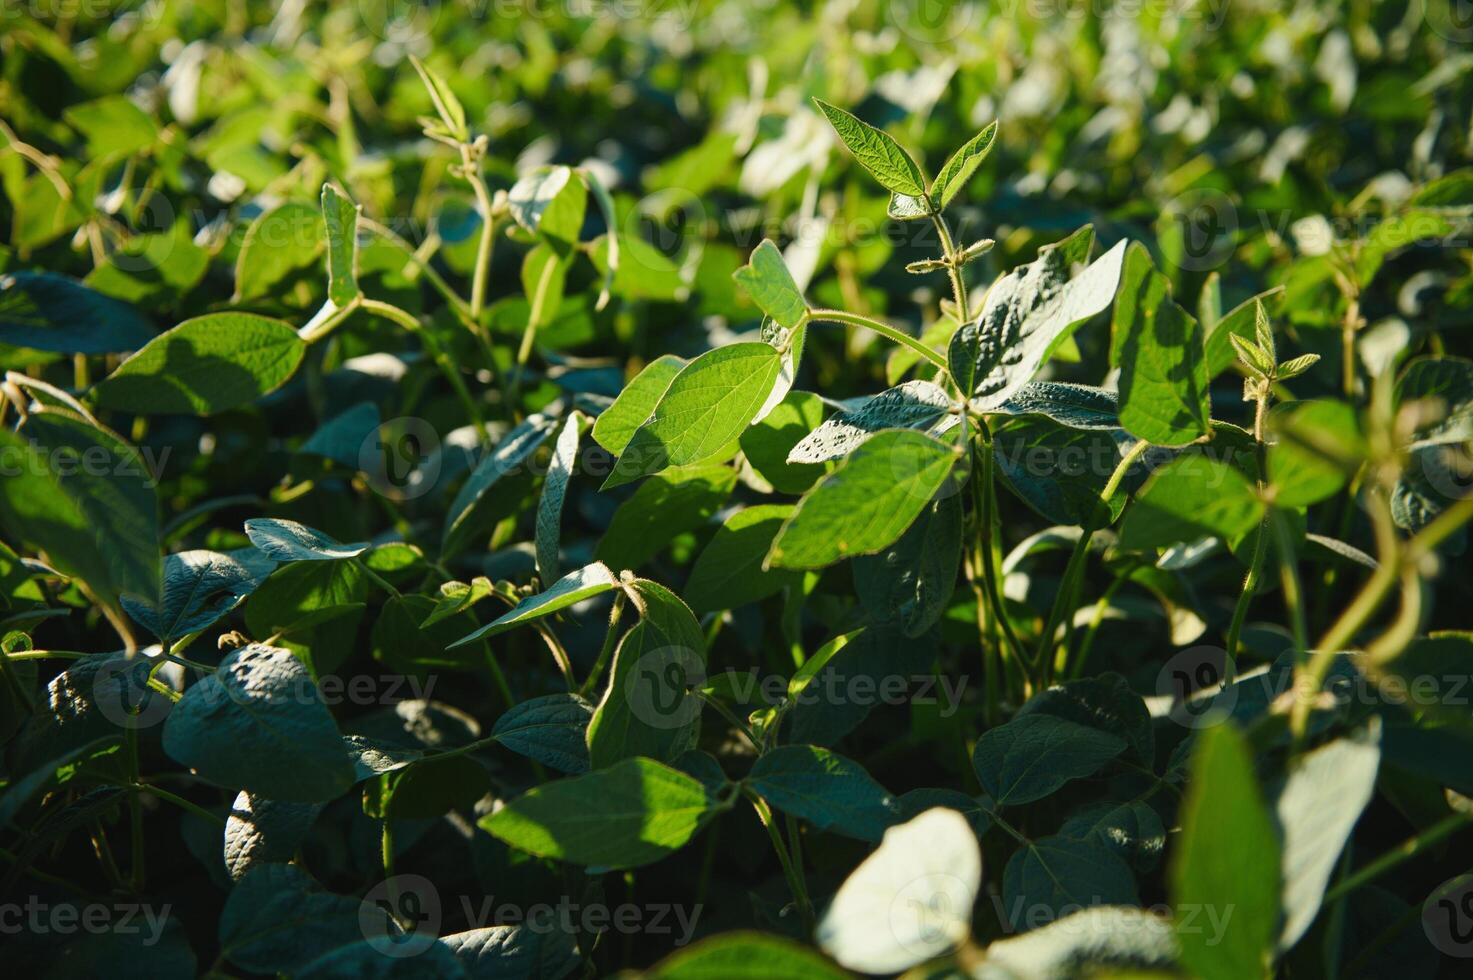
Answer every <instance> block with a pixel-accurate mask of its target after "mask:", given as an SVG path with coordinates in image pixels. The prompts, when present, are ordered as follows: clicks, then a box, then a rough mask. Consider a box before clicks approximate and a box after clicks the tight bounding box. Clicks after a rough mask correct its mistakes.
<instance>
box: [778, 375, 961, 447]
mask: <svg viewBox="0 0 1473 980" xmlns="http://www.w3.org/2000/svg"><path fill="white" fill-rule="evenodd" d="M951 417H952V401H951V398H950V396H948V395H947V394H946V392H944V391H942V390H941V389H940V388H939V387H937V386H936V385H934V384H932V383H931V382H929V381H906V382H904V383H902V384H899V385H897V386H895V387H894V388H890V389H888V390H886V391H882V392H880V393H879V394H878V395H875V396H873V397H872V398H869V399H866V400H865V402H864V404H863V405H861V406H859V407H858V408H856V409H853V410H851V411H844V412H840V413H839V414H837V415H835V416H833V417H832V418H830V419H828V420H827V421H825V422H824V423H823V424H822V425H820V426H819V427H818V428H816V429H814V430H813V431H812V432H810V433H809V434H808V435H806V436H805V437H803V439H802V440H801V441H800V442H799V443H798V444H797V445H795V446H794V447H793V448H792V449H791V450H790V451H789V452H788V459H787V461H788V462H789V463H824V462H828V461H829V460H831V459H839V458H840V457H843V456H847V455H849V454H850V453H851V452H853V451H854V450H855V449H857V448H858V447H859V446H860V445H861V444H863V442H864V441H865V440H866V439H868V438H869V437H870V436H871V435H873V434H874V433H876V432H879V431H880V430H882V429H916V430H918V431H922V432H931V433H932V434H935V430H936V429H937V428H938V426H939V425H940V424H941V423H942V422H943V421H945V420H947V419H949V418H951Z"/></svg>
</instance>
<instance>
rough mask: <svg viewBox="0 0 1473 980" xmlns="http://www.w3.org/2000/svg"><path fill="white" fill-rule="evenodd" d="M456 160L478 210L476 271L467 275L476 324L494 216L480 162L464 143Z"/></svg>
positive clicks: (493, 235) (482, 299)
mask: <svg viewBox="0 0 1473 980" xmlns="http://www.w3.org/2000/svg"><path fill="white" fill-rule="evenodd" d="M460 162H461V166H462V168H463V169H464V173H465V179H466V181H467V182H469V183H470V185H471V190H472V191H473V192H474V193H475V195H476V207H477V208H479V209H480V212H481V240H480V243H479V244H478V245H477V246H476V271H475V273H474V275H472V277H471V319H473V320H475V321H476V323H477V324H478V325H479V323H480V322H481V311H482V310H483V309H485V306H486V276H487V275H488V274H489V272H490V269H491V248H492V244H493V243H494V241H495V238H496V216H495V215H494V214H493V213H492V206H491V193H490V192H489V191H488V190H487V189H486V179H485V178H484V177H482V176H481V164H480V162H479V161H478V160H477V159H476V158H475V156H474V154H473V153H472V151H471V147H470V146H469V145H468V144H465V143H462V144H461V146H460Z"/></svg>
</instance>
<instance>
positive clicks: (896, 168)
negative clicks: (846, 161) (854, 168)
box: [813, 99, 926, 197]
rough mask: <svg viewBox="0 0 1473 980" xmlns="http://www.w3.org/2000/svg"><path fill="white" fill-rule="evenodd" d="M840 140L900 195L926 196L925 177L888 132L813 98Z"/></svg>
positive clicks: (863, 163)
mask: <svg viewBox="0 0 1473 980" xmlns="http://www.w3.org/2000/svg"><path fill="white" fill-rule="evenodd" d="M813 102H814V104H815V105H817V106H818V108H819V111H821V112H822V113H823V114H824V116H825V117H826V118H827V119H828V121H829V124H830V125H831V126H833V127H834V132H836V133H838V134H839V139H841V140H843V141H844V145H845V146H847V147H849V150H850V152H851V153H853V154H854V159H856V160H858V161H859V164H860V166H862V167H864V169H866V170H868V171H869V172H870V174H871V175H872V176H873V177H874V178H875V180H877V181H879V182H880V184H881V186H883V187H885V188H886V189H888V190H892V191H894V192H895V193H897V194H907V195H909V196H911V197H924V196H925V194H926V178H925V177H924V176H923V175H922V174H921V168H920V167H917V166H916V163H915V161H914V160H912V159H911V158H910V154H908V153H906V152H905V150H903V149H901V147H900V144H899V143H897V142H895V140H893V139H892V138H891V137H890V136H889V135H887V134H886V133H884V132H883V131H881V130H878V129H876V128H875V127H873V126H871V125H870V124H869V123H867V122H864V121H863V120H861V119H859V118H858V117H857V116H854V115H852V114H850V113H848V112H845V111H844V110H843V109H840V108H838V107H836V106H831V105H829V104H828V103H827V102H824V101H822V100H821V99H814V100H813Z"/></svg>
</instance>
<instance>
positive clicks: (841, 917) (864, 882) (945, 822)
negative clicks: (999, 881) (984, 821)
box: [815, 807, 982, 973]
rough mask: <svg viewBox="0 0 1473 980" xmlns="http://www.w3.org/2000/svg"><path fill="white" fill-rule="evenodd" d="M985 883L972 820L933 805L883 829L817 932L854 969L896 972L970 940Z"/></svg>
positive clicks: (822, 944)
mask: <svg viewBox="0 0 1473 980" xmlns="http://www.w3.org/2000/svg"><path fill="white" fill-rule="evenodd" d="M981 885H982V852H981V849H980V848H979V847H978V846H977V838H976V836H975V835H974V834H973V833H972V828H971V826H970V825H969V824H968V823H967V820H966V818H965V817H963V816H962V815H961V814H959V813H957V812H956V811H955V810H948V809H944V808H942V807H936V808H934V809H930V810H927V811H926V812H924V813H922V814H921V815H920V816H918V817H915V818H914V819H912V820H909V821H907V822H905V823H903V824H900V825H898V826H895V827H891V828H890V829H888V830H886V831H885V836H884V839H882V840H881V841H880V846H879V847H878V848H877V849H876V850H875V852H874V853H873V854H871V855H870V856H869V857H867V858H865V859H864V862H863V863H862V864H860V866H859V867H858V868H855V869H854V871H853V872H852V873H851V874H850V875H849V877H848V878H846V879H844V884H842V885H840V886H839V890H838V892H837V893H835V895H834V899H833V902H832V903H830V905H829V910H828V912H826V913H825V914H824V917H823V921H822V922H820V923H819V925H818V932H817V934H816V936H815V938H816V939H817V941H818V945H819V946H820V947H822V948H823V950H824V951H825V952H826V953H828V954H829V955H830V956H832V957H833V958H834V959H836V960H838V961H839V962H840V963H842V964H843V965H844V966H847V967H849V968H850V969H851V970H859V971H860V972H862V973H898V972H900V971H902V970H907V969H909V968H910V967H912V966H915V965H916V964H917V963H921V962H924V961H925V960H928V959H931V958H932V957H934V956H939V955H941V954H942V953H945V952H947V951H948V950H950V949H951V948H953V947H954V946H956V945H958V944H959V943H961V942H963V941H964V940H966V938H967V936H968V935H969V934H970V932H971V927H972V905H973V904H974V903H975V902H976V900H977V890H978V889H979V888H980V887H981Z"/></svg>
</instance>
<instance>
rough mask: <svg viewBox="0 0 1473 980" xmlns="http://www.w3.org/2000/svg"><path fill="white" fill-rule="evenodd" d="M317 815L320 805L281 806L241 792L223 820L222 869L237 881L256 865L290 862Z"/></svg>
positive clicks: (283, 804)
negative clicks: (223, 856)
mask: <svg viewBox="0 0 1473 980" xmlns="http://www.w3.org/2000/svg"><path fill="white" fill-rule="evenodd" d="M320 812H322V804H320V803H284V802H282V801H280V800H268V799H265V798H263V797H260V796H257V795H256V794H254V793H249V792H244V791H242V792H241V793H240V795H238V796H237V797H236V798H235V802H234V803H232V804H231V805H230V816H229V817H228V818H227V819H226V821H225V870H226V871H228V872H230V877H231V878H232V879H233V880H236V881H239V880H240V879H241V878H242V877H244V876H245V874H246V872H248V871H250V870H251V869H252V868H254V867H256V866H258V865H261V864H270V863H285V862H287V861H290V860H291V859H292V857H293V856H294V855H295V854H296V853H297V848H298V847H300V846H301V844H302V841H303V840H305V839H306V837H307V832H308V831H309V830H311V829H312V824H313V822H314V821H315V820H316V819H317V814H319V813H320Z"/></svg>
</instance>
